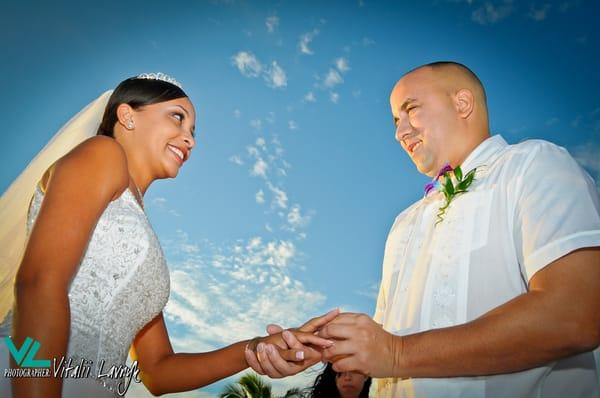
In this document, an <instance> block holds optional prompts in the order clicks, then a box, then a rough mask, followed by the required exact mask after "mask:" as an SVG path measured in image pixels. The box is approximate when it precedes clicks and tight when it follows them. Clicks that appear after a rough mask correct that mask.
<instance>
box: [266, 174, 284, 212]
mask: <svg viewBox="0 0 600 398" xmlns="http://www.w3.org/2000/svg"><path fill="white" fill-rule="evenodd" d="M267 187H269V189H270V190H271V192H272V193H273V202H272V203H273V206H275V207H278V208H281V209H285V208H287V202H288V196H287V193H286V192H285V191H284V190H283V189H281V188H278V187H276V186H275V185H273V184H272V183H271V182H270V181H267Z"/></svg>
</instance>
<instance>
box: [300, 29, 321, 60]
mask: <svg viewBox="0 0 600 398" xmlns="http://www.w3.org/2000/svg"><path fill="white" fill-rule="evenodd" d="M318 34H319V30H318V29H314V30H313V31H312V32H307V33H304V34H303V35H302V36H300V42H299V43H298V48H299V49H300V52H301V53H302V54H307V55H311V54H313V51H312V50H311V49H310V47H309V45H310V43H311V42H312V41H313V39H314V38H315V37H316V36H317V35H318Z"/></svg>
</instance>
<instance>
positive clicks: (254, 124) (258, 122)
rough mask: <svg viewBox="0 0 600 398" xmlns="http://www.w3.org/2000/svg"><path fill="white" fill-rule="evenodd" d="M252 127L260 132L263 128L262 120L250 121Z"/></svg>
mask: <svg viewBox="0 0 600 398" xmlns="http://www.w3.org/2000/svg"><path fill="white" fill-rule="evenodd" d="M250 127H252V128H253V129H255V130H260V129H261V128H262V120H260V119H252V120H250Z"/></svg>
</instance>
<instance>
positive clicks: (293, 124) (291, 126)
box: [288, 120, 298, 130]
mask: <svg viewBox="0 0 600 398" xmlns="http://www.w3.org/2000/svg"><path fill="white" fill-rule="evenodd" d="M288 128H289V129H290V130H298V123H296V122H295V121H294V120H290V121H288Z"/></svg>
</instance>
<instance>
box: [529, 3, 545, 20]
mask: <svg viewBox="0 0 600 398" xmlns="http://www.w3.org/2000/svg"><path fill="white" fill-rule="evenodd" d="M549 9H550V4H544V5H542V6H541V7H540V8H535V7H534V6H531V11H530V12H529V17H530V18H531V19H533V20H534V21H543V20H544V19H546V17H547V16H548V10H549Z"/></svg>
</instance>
